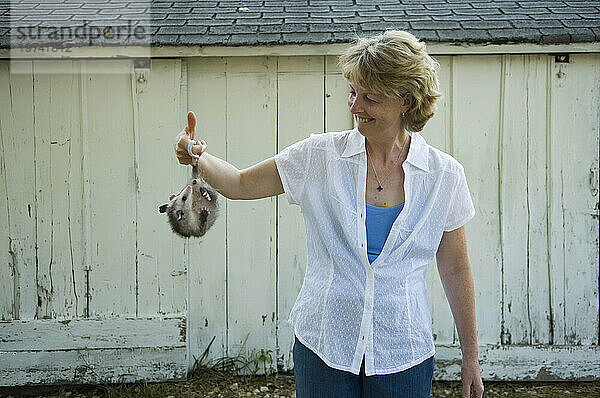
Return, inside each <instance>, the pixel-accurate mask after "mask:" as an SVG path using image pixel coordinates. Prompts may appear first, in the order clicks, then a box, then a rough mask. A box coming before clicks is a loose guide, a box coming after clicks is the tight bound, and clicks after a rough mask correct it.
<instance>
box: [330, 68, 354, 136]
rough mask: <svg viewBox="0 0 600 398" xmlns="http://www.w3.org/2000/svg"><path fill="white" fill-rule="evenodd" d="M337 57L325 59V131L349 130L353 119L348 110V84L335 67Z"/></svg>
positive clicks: (352, 124)
mask: <svg viewBox="0 0 600 398" xmlns="http://www.w3.org/2000/svg"><path fill="white" fill-rule="evenodd" d="M337 61H338V57H332V56H327V57H325V131H327V132H332V131H343V130H350V129H352V128H353V126H354V118H353V117H352V113H350V110H349V109H348V93H349V92H350V91H349V89H348V82H347V81H346V79H345V78H344V76H343V75H342V72H341V71H340V69H339V68H338V66H337Z"/></svg>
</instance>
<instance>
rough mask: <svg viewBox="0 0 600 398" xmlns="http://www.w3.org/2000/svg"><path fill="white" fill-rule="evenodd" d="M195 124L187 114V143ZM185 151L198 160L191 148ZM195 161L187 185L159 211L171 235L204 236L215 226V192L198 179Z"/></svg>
mask: <svg viewBox="0 0 600 398" xmlns="http://www.w3.org/2000/svg"><path fill="white" fill-rule="evenodd" d="M195 124H196V118H195V116H194V114H193V112H190V113H189V114H188V128H189V131H191V134H190V135H191V141H190V143H192V142H193V138H194V126H195ZM188 152H189V153H190V155H191V156H193V157H194V158H198V155H195V154H193V153H192V152H191V145H190V147H189V148H188ZM194 160H195V162H194V163H193V164H192V179H191V180H190V182H189V183H188V184H187V185H186V186H185V187H184V188H183V189H182V190H181V191H180V192H179V193H178V194H177V195H173V194H171V195H170V196H169V203H165V204H163V205H161V206H160V207H159V208H158V211H159V212H160V213H167V216H168V220H169V224H171V229H173V232H175V233H177V234H179V235H180V236H182V237H185V238H187V237H190V236H196V237H201V236H203V235H204V234H205V233H206V231H208V230H209V228H210V227H212V225H213V224H214V223H215V220H216V219H217V214H218V211H219V208H218V199H217V196H218V194H217V191H215V190H214V189H213V188H212V187H211V186H210V185H209V184H208V183H207V182H206V181H204V179H203V178H202V177H201V176H200V171H199V168H198V163H197V159H194Z"/></svg>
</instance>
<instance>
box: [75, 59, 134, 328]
mask: <svg viewBox="0 0 600 398" xmlns="http://www.w3.org/2000/svg"><path fill="white" fill-rule="evenodd" d="M82 66H83V68H84V69H83V70H82V72H83V74H82V80H83V82H84V87H83V89H84V93H85V95H84V98H83V101H84V102H83V107H84V110H83V112H84V119H83V120H84V125H83V126H82V127H83V135H84V162H85V166H84V168H87V174H86V177H85V178H86V180H85V184H86V185H87V188H86V191H85V192H86V194H87V196H86V197H85V198H84V201H86V202H87V203H88V206H89V207H88V209H87V216H88V217H89V220H86V222H88V223H89V228H90V233H89V240H88V242H87V250H89V252H88V256H89V261H90V263H89V264H86V265H87V266H89V267H91V271H90V272H89V292H90V297H89V300H90V309H89V315H90V316H114V315H134V314H135V304H136V272H135V271H136V269H135V260H136V248H135V229H136V221H137V220H136V219H135V214H136V209H135V206H136V200H135V191H136V189H135V183H136V181H135V179H136V177H135V169H134V147H133V144H134V143H133V125H132V120H133V118H132V99H131V97H132V93H131V80H130V79H131V73H132V65H131V61H116V60H108V61H104V60H93V61H85V62H83V65H82ZM85 158H87V159H85Z"/></svg>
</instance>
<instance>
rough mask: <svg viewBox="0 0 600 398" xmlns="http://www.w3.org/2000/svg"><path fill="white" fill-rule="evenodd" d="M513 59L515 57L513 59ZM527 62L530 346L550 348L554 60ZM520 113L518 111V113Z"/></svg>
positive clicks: (531, 57) (542, 57)
mask: <svg viewBox="0 0 600 398" xmlns="http://www.w3.org/2000/svg"><path fill="white" fill-rule="evenodd" d="M511 57H512V56H511ZM522 57H525V58H526V59H527V63H528V68H527V74H528V77H527V84H526V86H525V87H526V93H525V95H524V96H525V97H526V98H527V108H526V109H527V129H528V143H527V149H528V154H527V169H528V178H527V209H528V234H529V235H528V239H527V242H528V247H527V258H528V270H529V281H530V282H529V286H528V289H527V291H528V301H529V309H528V311H529V312H528V318H529V322H530V330H531V336H530V339H529V341H528V342H527V344H551V343H552V341H551V339H550V335H551V330H552V323H551V322H550V294H549V292H550V275H549V266H548V264H549V259H548V241H549V239H548V206H547V203H548V195H547V192H548V178H547V170H548V167H547V159H548V151H547V144H548V132H549V128H548V101H547V99H548V97H547V87H548V74H547V68H548V64H549V63H550V62H553V61H554V60H553V57H549V56H546V55H533V54H532V55H524V56H522ZM516 111H517V110H515V112H516Z"/></svg>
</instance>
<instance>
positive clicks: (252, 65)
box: [226, 57, 277, 357]
mask: <svg viewBox="0 0 600 398" xmlns="http://www.w3.org/2000/svg"><path fill="white" fill-rule="evenodd" d="M276 66H277V59H276V58H268V57H260V58H241V59H240V58H229V59H228V60H227V108H226V109H227V160H228V161H229V162H230V163H232V164H233V165H235V166H236V167H238V168H240V169H243V168H246V167H249V166H252V165H254V164H256V163H258V162H260V161H262V160H264V159H267V158H269V157H271V156H273V155H274V154H275V151H276V149H277V146H276V131H277V70H276ZM275 204H276V198H273V197H271V198H264V199H259V200H255V201H230V203H229V206H228V209H227V256H228V263H227V288H228V291H227V300H228V303H227V319H228V324H227V325H228V351H227V354H228V355H229V356H236V355H237V354H238V353H240V352H242V353H243V354H244V355H246V356H249V357H251V356H252V355H253V353H252V351H253V350H260V349H264V350H271V351H272V352H273V353H275V352H276V347H275V342H276V337H275V335H276V319H275V317H276V312H277V308H276V282H277V281H276V247H275V245H276V232H277V229H276V221H277V219H276V213H275Z"/></svg>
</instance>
